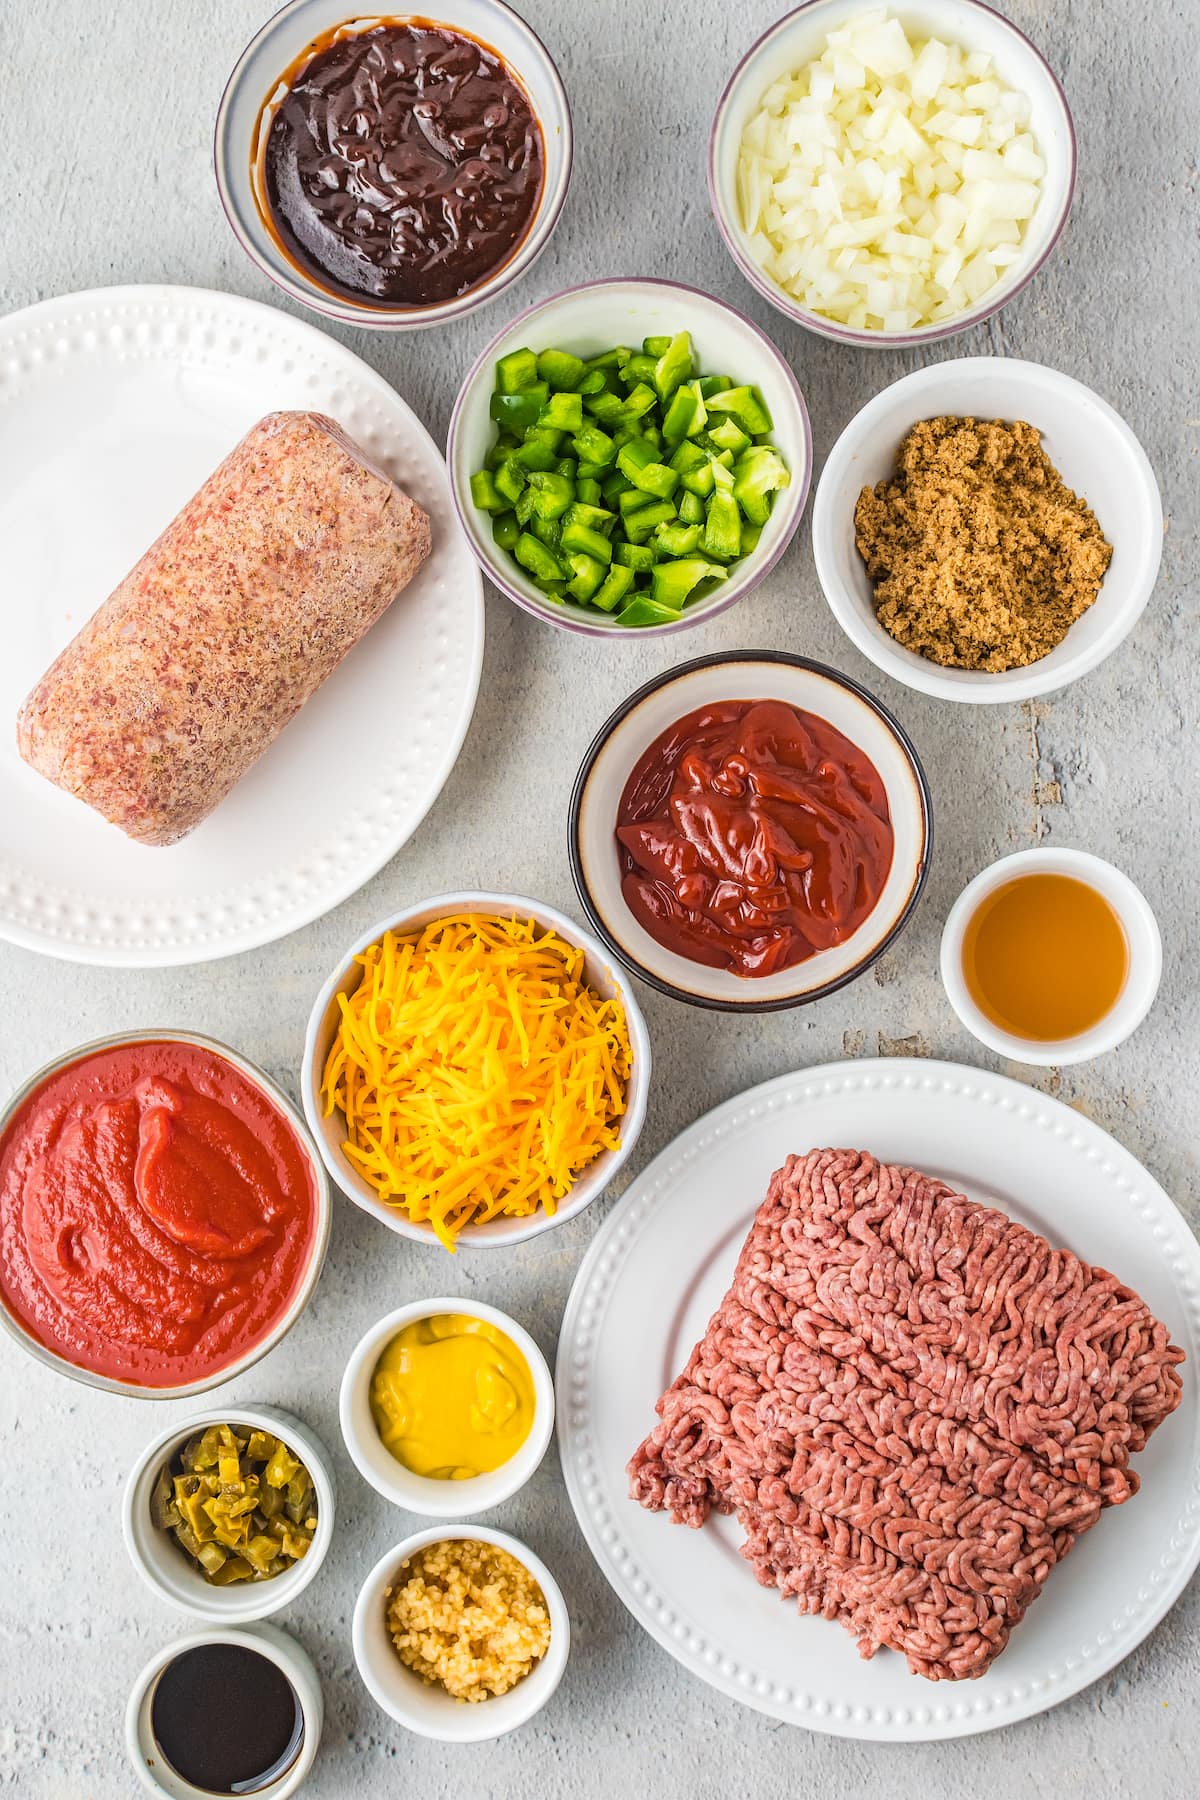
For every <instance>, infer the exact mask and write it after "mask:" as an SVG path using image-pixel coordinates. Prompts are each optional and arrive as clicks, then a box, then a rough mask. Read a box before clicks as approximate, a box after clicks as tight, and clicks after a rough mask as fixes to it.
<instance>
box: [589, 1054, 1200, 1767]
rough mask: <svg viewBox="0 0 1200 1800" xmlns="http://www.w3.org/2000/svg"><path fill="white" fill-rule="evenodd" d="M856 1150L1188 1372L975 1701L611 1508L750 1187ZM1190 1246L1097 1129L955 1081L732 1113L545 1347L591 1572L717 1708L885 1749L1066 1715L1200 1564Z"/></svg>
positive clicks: (866, 1067) (1195, 1267) (761, 1103)
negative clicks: (1134, 1302) (987, 1209)
mask: <svg viewBox="0 0 1200 1800" xmlns="http://www.w3.org/2000/svg"><path fill="white" fill-rule="evenodd" d="M826 1144H828V1145H835V1146H844V1145H845V1146H849V1145H853V1146H860V1147H866V1148H868V1149H870V1150H872V1151H874V1153H875V1154H876V1155H877V1156H880V1157H883V1158H886V1159H887V1160H890V1161H896V1162H901V1163H910V1164H913V1165H915V1166H916V1167H917V1168H920V1169H923V1170H926V1171H927V1172H928V1173H929V1174H931V1175H937V1176H941V1177H942V1178H943V1179H944V1180H946V1181H948V1182H950V1183H952V1184H953V1185H954V1186H955V1187H957V1188H959V1189H960V1190H962V1191H963V1192H965V1193H966V1194H967V1195H968V1196H969V1197H970V1198H971V1199H973V1200H994V1201H996V1202H997V1203H998V1204H999V1205H1000V1206H1002V1207H1003V1209H1004V1210H1005V1211H1006V1212H1007V1213H1009V1214H1011V1216H1012V1217H1013V1218H1016V1219H1019V1220H1021V1222H1022V1223H1024V1224H1026V1225H1029V1226H1032V1227H1033V1228H1035V1229H1036V1230H1038V1231H1041V1232H1043V1233H1044V1234H1045V1235H1046V1237H1048V1238H1049V1239H1050V1241H1051V1242H1052V1243H1059V1244H1065V1245H1068V1246H1069V1247H1070V1248H1071V1249H1072V1250H1075V1251H1076V1252H1077V1253H1078V1254H1080V1255H1081V1256H1085V1257H1086V1258H1087V1259H1088V1260H1089V1261H1092V1262H1096V1263H1100V1264H1102V1265H1104V1266H1105V1267H1107V1268H1110V1269H1113V1270H1115V1271H1116V1272H1117V1274H1118V1275H1119V1276H1120V1277H1121V1279H1122V1280H1124V1281H1127V1282H1129V1283H1130V1284H1131V1285H1132V1286H1133V1287H1135V1288H1136V1289H1137V1290H1138V1292H1139V1293H1140V1294H1141V1295H1142V1297H1143V1299H1144V1300H1145V1301H1146V1302H1147V1304H1148V1305H1149V1306H1150V1307H1151V1308H1152V1309H1153V1311H1154V1312H1155V1313H1156V1314H1157V1315H1158V1316H1159V1317H1160V1318H1161V1319H1163V1320H1164V1322H1165V1323H1166V1324H1167V1325H1168V1326H1169V1328H1170V1330H1171V1334H1172V1337H1173V1338H1174V1339H1175V1341H1176V1342H1177V1343H1179V1344H1181V1345H1182V1346H1183V1348H1184V1349H1185V1350H1186V1352H1187V1355H1188V1362H1187V1364H1186V1365H1185V1369H1184V1389H1183V1400H1182V1403H1181V1405H1180V1407H1179V1409H1178V1411H1177V1412H1176V1413H1175V1414H1174V1415H1173V1416H1172V1417H1171V1418H1169V1419H1168V1420H1167V1421H1166V1422H1165V1424H1164V1425H1163V1426H1162V1427H1161V1429H1160V1430H1159V1431H1158V1432H1157V1433H1156V1434H1155V1436H1154V1437H1153V1438H1152V1439H1151V1441H1150V1444H1149V1446H1148V1448H1147V1449H1146V1450H1145V1451H1144V1452H1143V1453H1142V1455H1140V1456H1139V1457H1137V1458H1136V1464H1135V1466H1136V1468H1137V1470H1138V1472H1139V1473H1140V1475H1141V1476H1142V1481H1143V1486H1142V1491H1141V1493H1139V1494H1138V1495H1137V1496H1136V1497H1135V1498H1134V1499H1133V1500H1131V1501H1129V1502H1127V1503H1126V1504H1125V1505H1124V1506H1120V1507H1113V1508H1111V1509H1110V1510H1109V1511H1107V1512H1106V1513H1105V1514H1104V1516H1103V1518H1101V1519H1100V1521H1099V1522H1098V1524H1097V1525H1096V1526H1095V1527H1094V1528H1093V1529H1092V1530H1091V1531H1090V1532H1088V1533H1086V1534H1085V1535H1084V1536H1083V1537H1082V1538H1081V1539H1080V1541H1079V1543H1078V1544H1077V1545H1076V1546H1075V1548H1074V1549H1073V1550H1072V1552H1071V1554H1070V1555H1069V1556H1068V1557H1067V1559H1066V1561H1065V1562H1064V1563H1063V1565H1062V1567H1061V1568H1059V1569H1056V1570H1054V1572H1053V1573H1052V1575H1051V1576H1050V1579H1049V1581H1048V1582H1047V1584H1046V1590H1045V1593H1044V1594H1043V1595H1042V1597H1041V1599H1040V1600H1039V1602H1038V1604H1037V1605H1036V1606H1034V1607H1033V1608H1031V1610H1030V1612H1029V1614H1028V1616H1027V1617H1026V1618H1025V1620H1024V1621H1023V1622H1022V1624H1021V1625H1020V1626H1019V1627H1018V1628H1017V1630H1016V1631H1014V1633H1013V1636H1012V1642H1011V1644H1010V1645H1009V1647H1008V1649H1007V1650H1006V1651H1005V1652H1004V1654H1003V1655H1002V1656H1001V1657H999V1658H998V1659H997V1661H996V1662H995V1663H994V1664H993V1665H992V1667H991V1669H990V1670H989V1671H988V1673H987V1674H986V1675H984V1676H982V1677H981V1678H980V1679H979V1680H977V1681H972V1682H964V1683H954V1682H939V1683H936V1684H935V1683H929V1682H926V1681H923V1680H922V1679H921V1678H920V1677H919V1676H915V1675H910V1674H909V1673H908V1670H907V1667H906V1665H905V1662H904V1659H903V1657H901V1656H898V1655H896V1654H894V1653H893V1652H890V1651H880V1653H879V1654H878V1655H877V1656H876V1657H875V1658H874V1660H873V1661H871V1662H864V1661H863V1660H862V1659H861V1658H860V1657H859V1655H858V1652H857V1649H856V1648H855V1643H854V1639H853V1638H852V1637H851V1635H850V1633H849V1632H847V1631H845V1630H843V1628H842V1627H841V1626H840V1625H837V1624H834V1623H831V1622H829V1621H826V1620H824V1619H819V1618H801V1617H800V1616H799V1615H798V1614H797V1612H796V1610H795V1607H794V1606H793V1605H791V1604H789V1603H787V1602H785V1601H783V1600H781V1599H780V1597H779V1595H778V1594H777V1593H776V1592H775V1591H774V1590H769V1589H765V1588H760V1587H759V1586H758V1585H757V1584H756V1582H755V1579H754V1576H753V1573H752V1572H751V1570H750V1567H749V1565H748V1564H746V1563H745V1562H744V1561H743V1560H742V1558H741V1557H740V1556H739V1555H738V1545H739V1544H740V1543H741V1540H742V1532H741V1530H740V1528H739V1526H738V1524H737V1522H736V1520H731V1519H713V1520H710V1522H709V1523H708V1524H707V1525H706V1526H705V1527H704V1528H703V1529H702V1530H701V1531H689V1530H688V1529H687V1528H686V1527H684V1526H682V1525H672V1524H670V1523H669V1522H668V1520H667V1518H666V1516H665V1515H664V1514H659V1513H649V1512H646V1511H644V1510H643V1508H642V1507H640V1506H638V1505H636V1504H635V1503H634V1502H633V1501H632V1500H630V1499H629V1498H628V1497H627V1483H626V1477H625V1464H626V1462H627V1461H628V1459H629V1457H630V1456H631V1455H632V1453H633V1451H634V1450H635V1449H636V1448H637V1446H638V1444H639V1443H640V1442H641V1440H642V1438H643V1437H644V1436H645V1435H646V1433H647V1432H648V1431H649V1430H650V1428H651V1426H652V1425H653V1424H654V1422H655V1417H654V1403H655V1401H656V1400H657V1398H658V1396H659V1394H660V1393H661V1392H662V1390H663V1389H664V1388H665V1387H666V1386H667V1385H668V1384H669V1383H670V1382H671V1381H672V1380H673V1379H674V1377H675V1376H676V1374H677V1373H678V1372H679V1370H680V1368H681V1367H682V1366H683V1363H684V1361H685V1360H686V1357H687V1355H688V1352H689V1351H690V1350H691V1348H692V1345H693V1344H694V1343H695V1342H696V1340H697V1339H698V1338H699V1337H700V1335H701V1334H702V1332H703V1330H704V1327H705V1325H706V1324H707V1322H708V1319H709V1317H710V1315H711V1313H712V1312H713V1311H714V1310H715V1308H716V1307H717V1305H718V1304H719V1303H720V1300H721V1297H722V1295H723V1294H724V1292H725V1290H726V1287H727V1286H728V1283H729V1279H730V1276H731V1275H732V1273H733V1266H734V1263H735V1261H736V1259H737V1254H738V1251H739V1249H740V1248H741V1244H742V1240H743V1238H744V1237H745V1234H746V1231H747V1229H748V1228H749V1225H750V1220H751V1217H752V1215H753V1213H754V1209H755V1207H756V1206H757V1205H758V1203H759V1201H760V1200H761V1199H762V1197H763V1194H764V1193H765V1191H766V1185H767V1181H768V1179H769V1177H770V1175H771V1173H772V1171H773V1170H775V1169H776V1168H778V1167H779V1165H780V1164H781V1163H782V1162H783V1161H784V1159H785V1157H786V1156H787V1155H788V1154H789V1153H790V1152H792V1151H797V1152H801V1151H805V1150H808V1149H810V1148H813V1147H815V1146H820V1145H826ZM1198 1343H1200V1245H1197V1243H1196V1240H1195V1238H1193V1236H1192V1234H1191V1232H1190V1231H1189V1230H1188V1228H1187V1225H1186V1224H1185V1223H1184V1221H1183V1219H1182V1218H1181V1217H1180V1215H1179V1213H1178V1212H1177V1211H1176V1210H1175V1207H1174V1206H1173V1205H1172V1203H1171V1202H1170V1200H1168V1198H1167V1196H1166V1195H1165V1194H1164V1193H1163V1191H1162V1189H1161V1188H1160V1187H1159V1186H1158V1184H1157V1183H1156V1182H1155V1181H1154V1180H1153V1179H1152V1178H1151V1177H1150V1176H1149V1175H1148V1174H1147V1173H1146V1171H1145V1169H1143V1168H1142V1167H1141V1166H1140V1164H1138V1163H1137V1162H1136V1161H1135V1160H1134V1158H1133V1157H1132V1156H1130V1155H1129V1153H1128V1152H1127V1151H1125V1150H1123V1149H1122V1148H1121V1147H1120V1145H1119V1144H1117V1143H1115V1142H1114V1141H1113V1139H1112V1138H1110V1137H1109V1136H1108V1135H1107V1134H1106V1133H1105V1132H1103V1131H1101V1130H1100V1128H1099V1126H1097V1125H1093V1124H1092V1123H1091V1122H1090V1120H1088V1119H1086V1118H1084V1117H1083V1116H1082V1115H1081V1114H1078V1113H1076V1112H1074V1111H1072V1110H1071V1109H1070V1108H1069V1107H1066V1106H1063V1105H1062V1104H1061V1103H1060V1102H1059V1101H1056V1100H1051V1099H1048V1098H1047V1096H1046V1095H1044V1094H1040V1093H1037V1092H1036V1091H1034V1090H1032V1089H1029V1088H1024V1087H1021V1086H1020V1085H1019V1084H1018V1083H1017V1082H1014V1081H1007V1080H1005V1079H1004V1078H1003V1077H1002V1076H998V1075H990V1074H988V1073H986V1072H985V1071H982V1070H978V1069H968V1068H960V1067H957V1066H956V1065H955V1064H953V1063H938V1062H923V1061H909V1060H901V1059H896V1060H886V1059H885V1060H878V1061H863V1062H853V1063H831V1064H828V1065H827V1066H825V1067H823V1068H819V1069H809V1070H807V1071H804V1072H803V1073H800V1074H796V1075H785V1076H783V1077H781V1078H780V1079H778V1080H776V1081H769V1082H766V1083H765V1084H764V1085H763V1086H762V1087H757V1088H751V1089H750V1091H749V1092H748V1093H745V1094H741V1095H739V1096H738V1097H737V1098H736V1099H733V1100H729V1101H727V1102H726V1103H725V1105H724V1106H719V1107H717V1108H716V1110H715V1111H713V1112H711V1113H708V1114H707V1115H706V1116H705V1117H704V1118H702V1119H700V1120H698V1121H697V1122H696V1124H694V1125H692V1126H690V1127H689V1129H688V1130H687V1131H685V1132H683V1133H682V1134H681V1135H680V1136H679V1137H678V1138H676V1140H675V1142H674V1143H673V1144H671V1145H669V1146H668V1147H667V1149H666V1150H664V1151H663V1152H662V1154H661V1155H660V1156H658V1157H657V1158H656V1159H655V1161H654V1162H653V1163H651V1165H650V1167H649V1168H648V1169H646V1170H645V1171H644V1172H643V1173H642V1174H641V1175H640V1176H639V1177H638V1179H637V1180H636V1181H635V1182H634V1183H633V1184H632V1186H631V1187H630V1188H629V1190H628V1191H627V1192H626V1193H625V1194H624V1196H623V1197H622V1198H621V1200H620V1201H619V1202H618V1204H617V1205H616V1206H614V1207H613V1209H612V1211H611V1212H610V1213H609V1215H608V1217H607V1219H606V1220H605V1221H604V1224H603V1226H602V1227H601V1229H600V1231H599V1233H598V1234H597V1236H596V1238H595V1240H594V1242H593V1243H592V1246H591V1248H590V1250H589V1251H588V1254H587V1256H586V1257H585V1259H584V1262H583V1265H582V1267H581V1268H580V1271H579V1274H578V1276H577V1277H576V1280H575V1285H574V1287H573V1289H572V1290H571V1297H570V1300H569V1301H568V1303H567V1310H566V1314H565V1316H564V1319H563V1327H562V1334H561V1337H560V1339H559V1351H558V1370H557V1375H556V1384H557V1389H558V1441H559V1451H560V1454H561V1457H562V1466H563V1472H564V1474H565V1476H566V1481H567V1489H568V1492H569V1493H570V1496H571V1502H572V1504H573V1506H574V1508H575V1511H576V1514H577V1515H578V1518H579V1522H580V1524H581V1526H582V1527H583V1531H584V1535H585V1536H586V1538H587V1540H588V1543H589V1544H590V1546H591V1549H592V1553H593V1555H594V1556H595V1558H596V1560H597V1562H598V1563H599V1564H600V1567H601V1569H602V1570H603V1571H604V1573H605V1575H606V1576H607V1577H608V1579H609V1581H610V1582H611V1583H612V1585H613V1587H614V1588H615V1589H616V1591H617V1593H618V1594H619V1595H620V1597H621V1599H622V1600H623V1601H624V1602H625V1605H626V1606H627V1607H628V1608H629V1610H630V1611H631V1612H632V1613H633V1615H634V1617H635V1618H636V1619H637V1620H638V1621H639V1623H640V1624H642V1625H644V1626H645V1628H646V1630H647V1631H648V1632H650V1634H651V1636H652V1637H654V1638H656V1639H657V1640H658V1642H659V1643H660V1644H662V1646H663V1647H664V1649H667V1650H669V1651H670V1652H671V1654H672V1656H674V1657H676V1658H677V1659H678V1660H679V1661H680V1662H681V1663H683V1665H684V1666H685V1668H688V1669H690V1670H691V1671H692V1673H693V1674H695V1675H699V1676H700V1678H701V1680H703V1681H706V1682H708V1683H709V1684H710V1685H711V1686H712V1687H715V1688H717V1689H719V1690H720V1691H721V1692H722V1693H725V1694H728V1695H730V1696H731V1697H732V1698H734V1699H735V1700H742V1701H744V1702H745V1703H746V1704H747V1705H748V1706H753V1707H754V1708H755V1709H756V1710H757V1711H759V1712H764V1713H769V1714H771V1715H772V1716H773V1717H774V1718H777V1719H783V1720H786V1721H787V1722H789V1723H791V1724H796V1725H806V1726H808V1727H809V1728H810V1729H813V1730H818V1731H829V1732H833V1733H835V1734H836V1735H838V1736H840V1737H856V1738H878V1739H888V1740H892V1741H902V1740H910V1741H912V1740H916V1741H919V1740H924V1739H930V1738H949V1737H962V1736H965V1735H967V1734H968V1733H970V1732H975V1731H987V1730H989V1729H991V1728H992V1727H993V1726H997V1725H1007V1724H1011V1723H1012V1722H1013V1721H1014V1720H1017V1719H1023V1718H1027V1717H1028V1716H1029V1715H1030V1714H1032V1713H1037V1712H1041V1711H1042V1710H1043V1709H1044V1708H1046V1707H1048V1706H1052V1705H1054V1703H1055V1702H1056V1701H1059V1700H1064V1699H1066V1697H1067V1696H1068V1695H1069V1694H1074V1693H1077V1692H1078V1691H1079V1689H1080V1688H1083V1687H1086V1686H1087V1685H1088V1683H1089V1682H1092V1681H1095V1680H1096V1678H1097V1677H1098V1676H1100V1675H1103V1674H1104V1673H1105V1671H1106V1670H1108V1669H1111V1668H1112V1667H1113V1665H1114V1664H1115V1663H1118V1662H1119V1661H1120V1660H1121V1658H1122V1657H1123V1656H1127V1655H1128V1654H1129V1652H1130V1651H1131V1650H1132V1649H1133V1648H1134V1646H1135V1644H1138V1643H1139V1642H1140V1641H1141V1640H1142V1638H1144V1637H1145V1636H1146V1634H1147V1632H1148V1631H1150V1630H1151V1628H1152V1627H1153V1626H1154V1625H1155V1624H1157V1622H1158V1620H1159V1619H1161V1618H1162V1616H1163V1614H1164V1613H1165V1612H1166V1610H1167V1608H1168V1607H1169V1606H1170V1605H1171V1604H1172V1603H1173V1601H1175V1600H1176V1599H1177V1598H1178V1596H1179V1594H1180V1593H1181V1591H1182V1590H1183V1588H1184V1586H1185V1585H1186V1583H1187V1581H1188V1578H1189V1577H1190V1575H1191V1573H1192V1571H1193V1569H1194V1568H1195V1566H1196V1563H1197V1561H1198V1560H1200V1388H1198V1386H1197V1379H1196V1371H1197V1360H1196V1359H1197V1345H1198Z"/></svg>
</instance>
